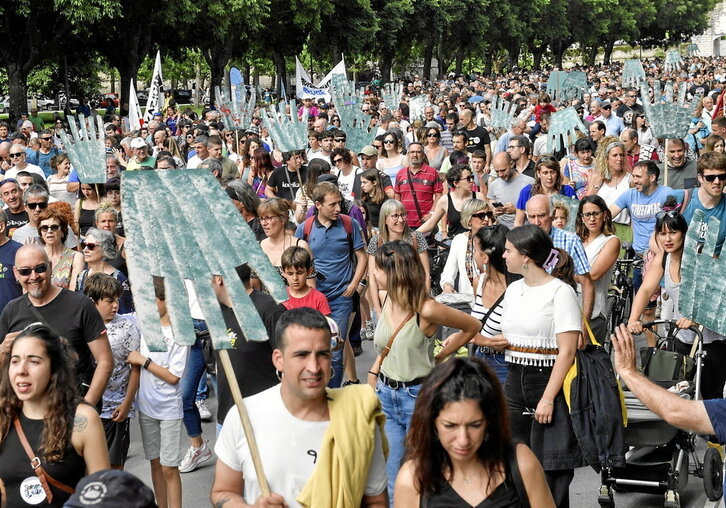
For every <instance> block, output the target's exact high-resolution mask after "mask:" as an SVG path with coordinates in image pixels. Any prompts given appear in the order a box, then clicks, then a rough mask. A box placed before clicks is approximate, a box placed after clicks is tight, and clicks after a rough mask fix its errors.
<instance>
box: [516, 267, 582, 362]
mask: <svg viewBox="0 0 726 508" xmlns="http://www.w3.org/2000/svg"><path fill="white" fill-rule="evenodd" d="M503 306H504V313H503V314H502V334H503V335H504V337H505V338H506V339H507V341H508V342H509V344H510V347H512V349H507V350H506V352H505V358H506V360H507V361H508V362H513V363H518V364H520V365H532V366H536V367H541V366H548V367H551V366H552V365H553V364H554V360H555V359H556V358H557V355H556V354H554V355H553V354H547V353H538V352H520V351H517V350H516V348H525V349H540V348H543V349H556V348H557V334H558V333H564V332H570V331H576V330H581V329H582V315H581V314H580V305H579V303H578V301H577V294H576V293H575V290H574V289H573V288H572V287H571V286H569V285H567V284H565V283H564V282H562V281H561V280H560V279H552V280H551V281H549V282H547V283H545V284H542V285H541V286H534V287H530V286H527V285H526V284H525V282H524V279H520V280H518V281H515V282H512V284H510V285H509V287H508V288H507V292H506V294H505V296H504V302H503ZM524 316H526V319H523V317H524Z"/></svg>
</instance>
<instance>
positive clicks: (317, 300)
mask: <svg viewBox="0 0 726 508" xmlns="http://www.w3.org/2000/svg"><path fill="white" fill-rule="evenodd" d="M287 296H288V299H287V300H285V301H284V302H282V305H283V307H285V308H286V309H287V310H290V309H298V308H300V307H310V308H312V309H316V310H319V311H320V312H321V313H322V314H323V315H324V316H329V315H330V306H329V305H328V299H327V298H326V297H325V295H324V294H323V293H321V292H320V291H318V290H317V289H315V288H310V292H309V293H308V294H306V295H305V296H303V297H302V298H295V297H294V296H290V288H287Z"/></svg>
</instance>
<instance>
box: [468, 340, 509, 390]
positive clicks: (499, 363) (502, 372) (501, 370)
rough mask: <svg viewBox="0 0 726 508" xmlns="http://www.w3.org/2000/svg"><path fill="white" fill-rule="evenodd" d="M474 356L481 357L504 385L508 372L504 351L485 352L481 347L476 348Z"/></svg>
mask: <svg viewBox="0 0 726 508" xmlns="http://www.w3.org/2000/svg"><path fill="white" fill-rule="evenodd" d="M475 354H476V356H477V357H478V358H481V359H482V360H484V361H485V362H487V365H489V367H490V368H491V369H492V370H493V371H494V374H496V375H497V379H499V382H500V383H501V384H502V386H504V383H506V382H507V374H508V373H509V364H508V363H507V361H506V360H505V359H504V353H494V354H492V353H485V352H483V351H482V350H481V348H476V353H475Z"/></svg>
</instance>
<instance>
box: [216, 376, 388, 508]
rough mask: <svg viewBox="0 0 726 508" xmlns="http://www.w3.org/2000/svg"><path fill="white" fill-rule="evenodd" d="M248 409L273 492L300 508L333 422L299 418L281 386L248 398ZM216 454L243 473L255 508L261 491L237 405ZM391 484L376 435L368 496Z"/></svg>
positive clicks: (292, 507)
mask: <svg viewBox="0 0 726 508" xmlns="http://www.w3.org/2000/svg"><path fill="white" fill-rule="evenodd" d="M245 407H246V408H247V413H248V414H249V417H250V422H251V423H252V428H253V430H254V433H255V439H256V440H257V447H258V449H259V451H260V457H261V459H262V466H263V468H264V470H265V475H266V476H267V481H268V482H269V484H270V490H271V491H272V492H274V493H277V494H280V495H281V496H283V497H284V498H285V502H287V504H288V505H289V506H290V508H295V507H299V506H301V505H300V504H299V503H298V502H297V501H296V500H295V499H296V498H297V496H298V495H299V494H300V492H302V489H303V487H305V484H306V483H307V481H308V479H309V478H310V476H311V475H312V473H313V470H314V469H315V462H316V460H317V454H318V450H319V448H320V444H321V443H322V441H323V436H324V434H325V431H326V430H327V429H328V425H330V421H323V422H310V421H306V420H300V419H299V418H295V417H294V416H293V415H291V414H290V412H289V411H288V410H287V408H286V407H285V404H284V403H283V401H282V396H281V394H280V385H276V386H273V387H272V388H268V389H267V390H265V391H263V392H260V393H258V394H257V395H253V396H252V397H248V398H246V399H245ZM214 453H216V454H217V458H218V459H219V460H221V461H222V462H224V464H225V465H226V466H227V467H229V468H231V469H233V470H235V471H240V472H242V474H243V476H244V498H245V502H247V503H250V504H253V503H254V502H255V501H256V500H257V498H258V497H259V496H260V495H261V494H260V486H259V484H258V483H257V475H256V474H255V468H254V465H253V464H252V458H251V456H250V451H249V448H248V447H247V439H246V438H245V433H244V430H243V429H242V424H241V423H240V419H239V413H238V412H237V408H236V407H235V406H233V407H232V408H231V409H230V410H229V412H228V413H227V416H226V417H225V419H224V425H223V426H222V431H221V432H220V433H219V437H218V438H217V444H216V445H215V447H214ZM387 481H388V478H387V475H386V463H385V459H384V457H383V446H382V444H381V436H380V434H379V432H378V431H376V443H375V450H374V452H373V460H372V462H371V468H370V470H369V472H368V479H367V481H366V487H365V490H364V493H365V495H369V496H373V495H377V494H380V493H381V492H383V490H384V489H385V488H386V485H387Z"/></svg>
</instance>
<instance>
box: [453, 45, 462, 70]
mask: <svg viewBox="0 0 726 508" xmlns="http://www.w3.org/2000/svg"><path fill="white" fill-rule="evenodd" d="M463 67H464V50H463V48H459V49H458V50H457V51H456V63H455V65H454V73H456V75H457V76H458V75H460V74H461V73H462V69H463Z"/></svg>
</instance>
